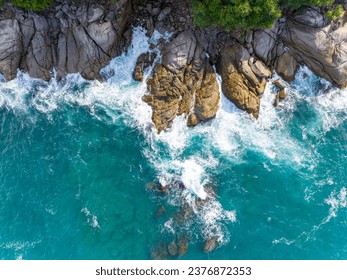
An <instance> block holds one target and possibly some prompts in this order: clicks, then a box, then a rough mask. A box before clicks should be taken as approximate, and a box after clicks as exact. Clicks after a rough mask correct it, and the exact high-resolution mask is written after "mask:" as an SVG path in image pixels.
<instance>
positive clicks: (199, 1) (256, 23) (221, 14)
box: [193, 0, 342, 29]
mask: <svg viewBox="0 0 347 280" xmlns="http://www.w3.org/2000/svg"><path fill="white" fill-rule="evenodd" d="M333 3H334V0H193V15H194V20H195V23H196V25H197V26H202V27H207V26H224V27H225V28H227V29H232V28H235V27H240V28H244V29H252V28H257V27H271V26H272V25H273V23H274V21H275V20H276V19H278V18H279V17H280V16H281V9H283V8H292V9H299V8H300V7H302V6H318V7H320V6H329V7H330V11H331V12H328V13H327V16H328V18H330V17H335V16H336V15H338V14H341V10H342V9H341V7H339V8H336V6H334V5H333Z"/></svg>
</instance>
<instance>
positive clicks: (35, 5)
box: [11, 0, 54, 11]
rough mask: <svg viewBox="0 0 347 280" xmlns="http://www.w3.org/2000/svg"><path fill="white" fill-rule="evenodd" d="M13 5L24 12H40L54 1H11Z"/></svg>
mask: <svg viewBox="0 0 347 280" xmlns="http://www.w3.org/2000/svg"><path fill="white" fill-rule="evenodd" d="M11 2H12V3H13V5H15V6H17V7H20V8H23V9H25V10H32V11H42V10H44V9H46V8H47V7H48V6H49V5H50V4H52V3H53V2H54V0H11Z"/></svg>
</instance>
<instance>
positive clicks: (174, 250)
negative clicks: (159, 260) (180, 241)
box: [167, 241, 178, 257]
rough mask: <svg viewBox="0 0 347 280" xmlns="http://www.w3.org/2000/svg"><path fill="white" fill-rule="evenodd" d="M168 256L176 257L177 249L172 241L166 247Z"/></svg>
mask: <svg viewBox="0 0 347 280" xmlns="http://www.w3.org/2000/svg"><path fill="white" fill-rule="evenodd" d="M167 249H168V252H169V255H170V256H172V257H175V256H177V252H178V247H177V244H176V243H175V241H172V242H171V243H170V244H169V245H168V246H167Z"/></svg>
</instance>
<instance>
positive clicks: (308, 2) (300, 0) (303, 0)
mask: <svg viewBox="0 0 347 280" xmlns="http://www.w3.org/2000/svg"><path fill="white" fill-rule="evenodd" d="M334 1H335V0H280V1H279V5H280V6H283V7H291V8H293V9H298V8H300V7H301V6H317V7H320V6H329V5H332V4H333V3H334Z"/></svg>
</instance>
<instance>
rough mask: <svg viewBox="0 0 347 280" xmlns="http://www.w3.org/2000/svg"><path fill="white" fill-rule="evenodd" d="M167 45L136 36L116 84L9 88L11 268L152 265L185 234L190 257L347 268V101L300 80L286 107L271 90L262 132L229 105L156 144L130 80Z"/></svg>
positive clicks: (5, 215) (6, 178)
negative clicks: (142, 59)
mask: <svg viewBox="0 0 347 280" xmlns="http://www.w3.org/2000/svg"><path fill="white" fill-rule="evenodd" d="M159 37H160V36H159V35H158V34H155V36H153V38H151V39H148V38H146V37H145V35H144V31H142V30H140V29H136V30H135V32H134V39H133V44H132V47H131V48H130V50H129V51H128V53H127V54H124V55H122V56H120V57H118V58H115V59H114V60H113V61H112V62H111V63H110V65H109V66H107V67H105V68H104V69H103V71H102V74H103V75H104V76H105V77H106V78H107V82H105V83H100V82H88V81H85V80H83V79H82V78H81V77H80V76H79V75H69V76H68V77H67V78H66V79H64V80H63V81H61V82H59V83H57V82H56V81H55V79H52V81H50V82H49V83H46V82H42V81H40V80H35V79H32V78H29V77H28V76H27V75H26V74H23V73H20V72H19V73H18V78H17V79H15V80H13V81H10V82H5V81H3V80H2V81H1V83H0V200H1V203H0V223H1V227H0V258H2V259H22V258H23V259H149V258H151V252H153V250H155V249H156V248H157V247H158V246H159V247H160V244H162V243H166V244H168V243H169V242H171V241H173V240H176V241H177V240H178V239H179V238H180V237H182V236H183V237H185V238H188V239H189V240H190V241H189V250H188V253H187V254H185V255H184V256H183V257H181V259H346V258H347V242H346V241H347V237H346V236H347V234H346V233H347V223H346V219H345V217H346V207H347V201H346V187H347V185H346V179H347V172H346V164H347V149H346V147H347V144H346V143H347V141H346V140H347V133H346V132H347V110H346V109H347V94H346V92H345V91H339V90H337V89H334V88H333V87H331V86H330V85H329V83H328V82H326V81H324V80H322V79H319V78H317V77H316V76H314V75H313V74H312V73H311V72H310V71H309V70H308V69H306V68H301V69H300V71H299V73H298V74H297V77H296V79H295V81H294V82H293V83H292V84H291V85H290V86H289V87H288V90H287V95H288V97H287V98H286V99H285V100H284V101H280V104H279V106H278V107H277V108H274V107H273V105H272V103H273V101H274V98H275V87H274V85H272V82H271V81H270V82H269V83H268V86H267V89H266V92H265V94H264V96H263V98H262V101H261V111H260V117H259V119H258V120H254V119H253V118H252V117H250V116H249V115H247V114H246V113H244V112H241V111H239V110H238V109H236V108H235V107H234V106H233V105H232V104H231V103H230V102H229V101H227V100H226V99H225V98H223V97H222V100H221V105H220V107H221V108H220V110H219V112H218V115H217V117H216V118H215V119H214V120H212V121H210V122H208V123H205V124H202V125H199V126H197V127H195V128H188V127H186V125H185V121H184V119H183V118H177V119H176V120H175V123H174V125H173V128H172V129H171V131H168V132H165V133H161V134H160V135H157V134H156V132H155V130H154V128H153V126H152V125H151V109H150V107H149V106H147V105H146V104H144V103H143V102H142V101H141V97H142V95H143V94H144V93H145V91H146V85H145V83H138V82H135V81H133V80H132V76H131V74H132V73H131V71H130V69H133V68H134V65H135V62H136V58H137V57H138V55H139V54H141V53H143V52H146V51H147V50H148V49H149V44H150V42H153V41H156V40H157V39H158V38H159ZM154 51H155V50H154ZM158 59H160V57H159V58H158ZM146 75H147V76H148V73H147V74H146ZM274 79H276V78H274ZM153 181H157V182H161V183H162V184H168V185H169V184H170V183H172V182H177V181H181V182H183V183H184V185H185V186H186V187H187V189H181V188H178V187H175V186H171V187H169V189H168V191H167V194H163V193H161V192H159V191H153V190H149V189H148V185H147V184H148V183H149V182H153ZM146 185H147V188H146ZM212 190H214V192H217V196H213V195H212V194H211V193H212ZM205 196H208V197H209V200H208V202H206V203H205V204H203V205H202V206H196V201H197V200H198V197H205ZM162 205H163V206H164V207H165V209H166V214H165V215H163V216H160V217H157V216H158V215H157V211H158V209H159V208H160V206H162ZM187 209H193V210H187ZM184 213H186V215H185V218H182V217H183V216H184V215H183V214H184ZM212 236H216V237H218V240H219V243H220V245H219V247H218V248H217V249H216V250H215V251H213V252H212V253H210V254H205V253H204V252H203V243H204V240H207V239H209V238H210V237H212ZM158 244H159V245H158Z"/></svg>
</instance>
